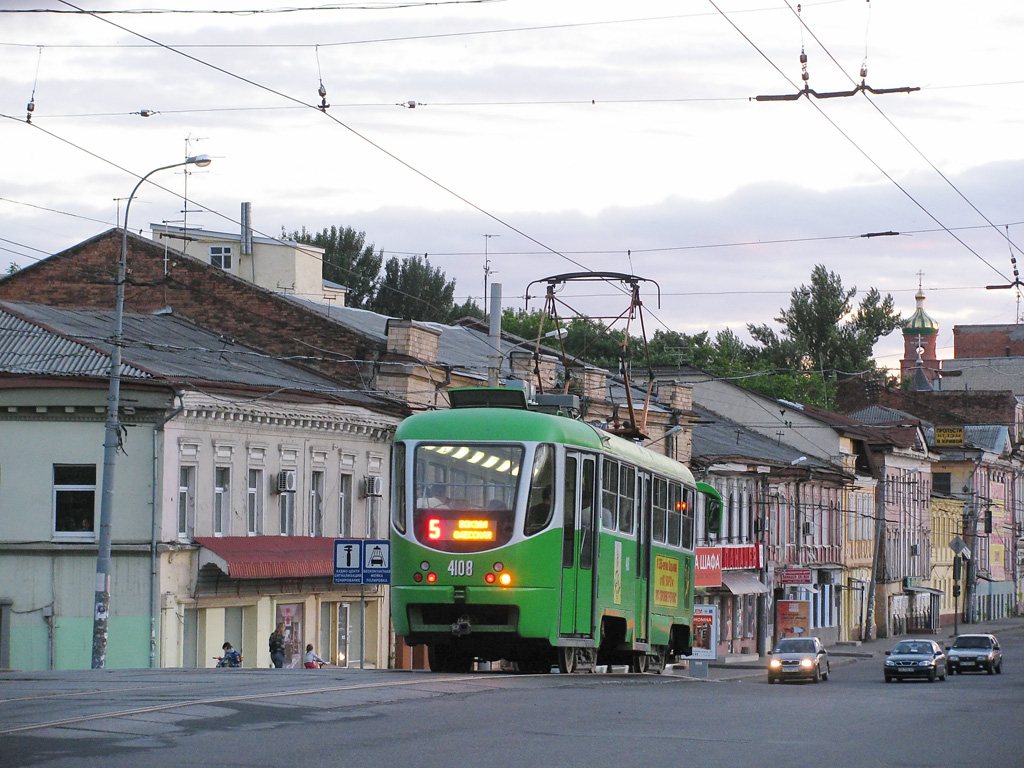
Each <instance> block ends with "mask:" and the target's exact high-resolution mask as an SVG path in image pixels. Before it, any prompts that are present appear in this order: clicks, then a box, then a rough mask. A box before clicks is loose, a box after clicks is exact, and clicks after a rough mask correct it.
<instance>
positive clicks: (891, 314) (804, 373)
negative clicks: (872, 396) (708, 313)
mask: <svg viewBox="0 0 1024 768" xmlns="http://www.w3.org/2000/svg"><path fill="white" fill-rule="evenodd" d="M856 293H857V289H856V288H855V287H854V288H849V289H847V288H844V287H843V281H842V279H841V278H840V277H839V275H838V274H836V273H835V272H830V271H828V270H827V269H825V267H823V266H821V265H818V266H816V267H815V268H814V269H813V271H812V272H811V284H810V285H801V286H800V287H799V288H796V289H794V290H793V292H792V294H791V296H790V304H789V308H788V309H783V310H781V311H780V314H779V316H778V317H777V318H775V320H776V322H778V323H780V324H781V325H782V329H781V332H780V333H778V334H776V332H775V331H774V330H772V329H771V328H769V327H768V325H766V324H762V325H753V324H751V325H748V326H747V330H748V331H749V332H750V335H751V336H752V337H753V339H754V340H755V341H756V342H758V343H759V344H760V345H761V346H760V350H759V357H760V360H761V363H762V367H765V368H767V369H769V370H774V371H777V372H778V373H776V374H775V375H773V376H769V377H767V378H765V379H764V380H762V381H758V382H752V383H751V387H752V388H754V389H758V390H759V391H766V393H767V391H770V393H771V394H772V395H774V396H775V397H781V398H784V399H788V400H796V401H798V402H805V403H812V404H818V405H825V406H827V405H828V402H829V400H830V397H831V390H832V388H833V387H834V384H835V381H836V380H837V379H838V378H839V377H842V376H844V375H851V374H855V373H859V372H862V371H873V370H876V368H877V365H876V363H875V361H874V360H873V359H872V357H871V355H872V350H873V349H874V345H875V343H876V342H877V341H878V340H879V339H880V338H882V336H885V335H886V334H888V333H890V332H891V331H893V330H895V329H896V328H898V327H899V325H900V323H901V321H902V319H901V318H900V315H899V313H897V312H896V311H895V309H894V302H893V298H892V296H890V295H886V296H885V298H882V296H881V294H880V293H879V292H878V290H877V289H875V288H872V289H870V290H869V291H868V292H867V294H866V295H865V297H864V298H863V299H862V300H861V302H860V304H859V305H858V306H857V307H856V308H854V306H853V303H852V300H853V297H854V296H855V295H856ZM765 364H766V365H765ZM786 392H788V393H790V394H789V396H787V395H786V394H785V393H786Z"/></svg>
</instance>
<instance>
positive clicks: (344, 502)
mask: <svg viewBox="0 0 1024 768" xmlns="http://www.w3.org/2000/svg"><path fill="white" fill-rule="evenodd" d="M340 486H341V488H340V499H339V514H338V535H339V536H341V537H342V538H348V537H350V536H351V535H352V475H345V474H343V475H341V483H340Z"/></svg>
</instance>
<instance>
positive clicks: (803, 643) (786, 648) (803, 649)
mask: <svg viewBox="0 0 1024 768" xmlns="http://www.w3.org/2000/svg"><path fill="white" fill-rule="evenodd" d="M775 650H776V651H778V652H779V653H814V641H813V640H801V639H800V638H785V639H783V640H779V647H778V648H776V649H775Z"/></svg>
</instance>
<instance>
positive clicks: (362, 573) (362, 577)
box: [334, 539, 391, 584]
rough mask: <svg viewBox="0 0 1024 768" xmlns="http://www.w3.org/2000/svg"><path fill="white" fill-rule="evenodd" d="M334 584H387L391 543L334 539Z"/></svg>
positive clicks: (379, 540) (376, 540) (388, 581)
mask: <svg viewBox="0 0 1024 768" xmlns="http://www.w3.org/2000/svg"><path fill="white" fill-rule="evenodd" d="M334 583H335V584H390V583H391V542H390V541H388V540H387V539H335V540H334Z"/></svg>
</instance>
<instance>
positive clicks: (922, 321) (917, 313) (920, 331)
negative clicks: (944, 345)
mask: <svg viewBox="0 0 1024 768" xmlns="http://www.w3.org/2000/svg"><path fill="white" fill-rule="evenodd" d="M914 298H916V299H917V309H915V310H914V314H912V315H911V316H910V319H909V320H907V321H906V322H905V323H904V324H903V335H904V336H935V335H937V334H938V332H939V324H938V323H936V322H935V321H934V320H933V319H932V316H931V315H929V314H928V313H927V312H925V311H924V290H923V289H921V288H918V289H917V296H915V297H914Z"/></svg>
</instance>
